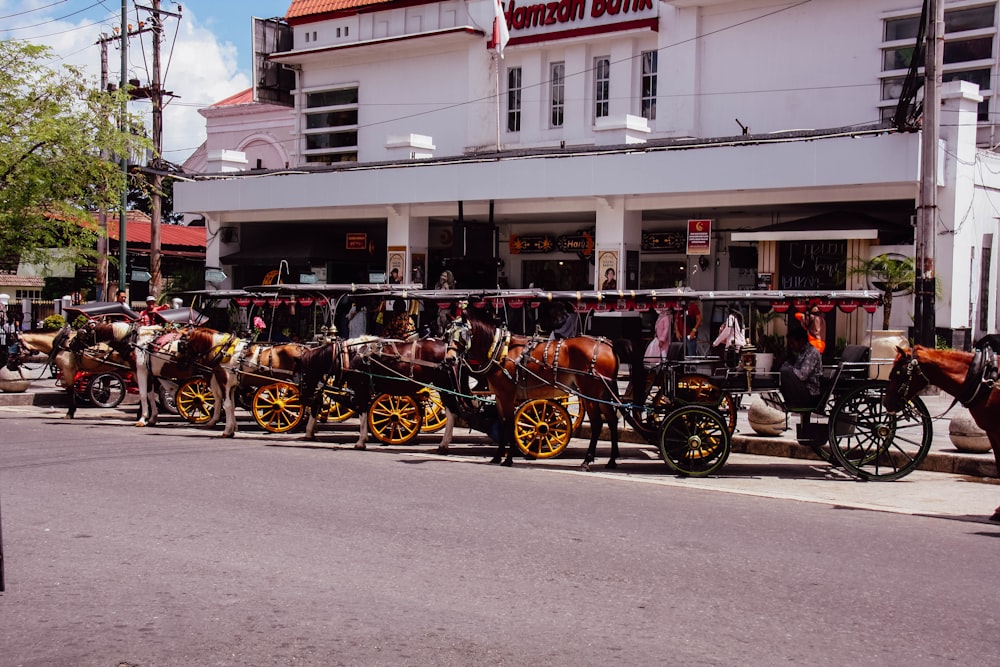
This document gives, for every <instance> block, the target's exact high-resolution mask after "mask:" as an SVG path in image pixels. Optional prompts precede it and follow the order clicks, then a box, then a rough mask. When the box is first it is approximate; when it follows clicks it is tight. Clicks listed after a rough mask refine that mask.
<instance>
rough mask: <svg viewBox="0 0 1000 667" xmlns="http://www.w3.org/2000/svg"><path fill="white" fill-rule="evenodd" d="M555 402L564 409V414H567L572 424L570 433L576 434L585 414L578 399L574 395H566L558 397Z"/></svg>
mask: <svg viewBox="0 0 1000 667" xmlns="http://www.w3.org/2000/svg"><path fill="white" fill-rule="evenodd" d="M556 400H557V401H559V405H561V406H563V407H564V408H566V412H568V413H569V418H570V421H571V423H572V428H573V430H572V432H573V433H576V432H577V429H579V428H580V425H581V424H583V418H584V416H586V414H587V413H586V412H585V411H584V409H583V404H582V403H581V402H580V397H579V396H577V395H576V394H567V395H566V396H560V397H559V398H557V399H556Z"/></svg>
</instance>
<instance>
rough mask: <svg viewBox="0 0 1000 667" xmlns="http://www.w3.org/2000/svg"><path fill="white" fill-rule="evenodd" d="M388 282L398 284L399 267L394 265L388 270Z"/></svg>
mask: <svg viewBox="0 0 1000 667" xmlns="http://www.w3.org/2000/svg"><path fill="white" fill-rule="evenodd" d="M389 284H390V285H398V284H399V269H397V268H396V267H395V266H394V267H392V271H390V272H389Z"/></svg>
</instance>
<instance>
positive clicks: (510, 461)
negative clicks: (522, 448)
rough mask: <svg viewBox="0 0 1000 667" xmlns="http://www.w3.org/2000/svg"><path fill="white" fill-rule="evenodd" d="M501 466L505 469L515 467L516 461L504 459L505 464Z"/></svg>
mask: <svg viewBox="0 0 1000 667" xmlns="http://www.w3.org/2000/svg"><path fill="white" fill-rule="evenodd" d="M500 465H502V466H503V467H504V468H509V467H511V466H512V465H514V461H513V460H511V459H504V460H503V463H501V464H500Z"/></svg>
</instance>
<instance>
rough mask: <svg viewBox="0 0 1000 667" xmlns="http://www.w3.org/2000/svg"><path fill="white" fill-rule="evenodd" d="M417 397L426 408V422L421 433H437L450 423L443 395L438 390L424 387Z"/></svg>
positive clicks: (421, 428)
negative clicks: (442, 400) (442, 398)
mask: <svg viewBox="0 0 1000 667" xmlns="http://www.w3.org/2000/svg"><path fill="white" fill-rule="evenodd" d="M417 397H418V398H419V399H420V402H421V404H422V405H423V406H424V421H423V424H422V425H421V427H420V432H421V433H437V432H438V431H440V430H441V429H443V428H444V426H445V424H447V423H448V412H447V411H446V410H445V409H444V403H442V402H441V394H440V393H438V390H437V389H431V388H430V387H424V388H423V389H421V390H420V391H418V392H417Z"/></svg>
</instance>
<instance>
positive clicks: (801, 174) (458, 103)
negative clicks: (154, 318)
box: [174, 0, 1000, 339]
mask: <svg viewBox="0 0 1000 667" xmlns="http://www.w3.org/2000/svg"><path fill="white" fill-rule="evenodd" d="M496 6H497V5H496V4H495V0H444V1H433V0H428V1H421V0H295V1H293V2H292V3H291V5H290V6H289V7H288V10H287V12H286V14H285V21H284V24H283V25H278V26H272V28H274V30H276V31H277V32H266V31H264V30H263V29H261V32H260V35H259V37H260V39H258V40H257V43H258V49H257V50H258V51H260V50H262V49H264V50H266V51H267V52H268V53H269V54H270V55H269V57H268V58H267V59H266V67H265V66H261V67H259V68H258V70H257V74H256V75H255V76H256V78H257V86H256V95H252V94H249V93H248V94H245V95H242V96H236V97H235V98H232V99H230V100H227V101H223V102H222V103H219V104H217V105H215V106H213V107H210V108H208V109H205V110H204V111H203V115H204V116H205V117H206V125H207V140H206V143H205V145H204V146H203V147H202V148H201V149H199V151H198V152H196V153H195V155H193V156H192V158H191V159H190V160H189V161H188V163H187V164H186V165H185V167H186V170H187V171H188V172H191V173H190V174H189V176H190V177H191V179H192V180H190V181H185V182H180V183H178V184H177V185H176V187H175V191H174V192H175V209H176V210H178V211H183V212H185V213H186V214H187V215H188V217H189V218H203V219H204V221H205V225H206V228H207V238H208V249H207V264H208V266H210V267H212V268H220V269H222V270H223V271H224V273H225V274H226V275H227V279H226V281H224V282H221V283H212V284H210V286H212V287H231V286H243V285H250V284H259V283H260V282H262V281H263V280H264V278H265V277H266V276H267V275H268V274H269V273H271V274H272V275H273V271H274V270H275V269H277V268H278V267H279V265H280V263H281V261H282V260H285V261H286V262H287V263H288V265H289V274H290V275H291V280H292V281H293V282H294V279H295V278H296V276H303V277H306V278H307V279H310V280H317V281H319V282H329V283H340V282H368V281H380V280H385V277H386V276H387V275H388V274H389V272H390V271H391V270H392V269H393V268H396V269H398V270H399V271H400V272H401V273H402V274H403V275H406V276H409V277H410V278H411V279H412V280H416V281H418V282H426V283H427V284H428V286H433V285H434V282H435V280H436V277H437V275H438V274H439V273H440V272H441V271H442V270H443V269H449V270H452V271H453V273H455V274H456V276H457V278H458V286H459V287H470V288H473V287H489V286H496V285H498V284H500V285H509V286H511V287H527V286H530V285H534V286H536V287H543V288H547V289H595V288H600V287H601V286H602V284H603V283H604V281H605V279H606V278H607V277H608V276H609V271H610V273H613V274H614V277H615V287H616V288H617V289H631V288H643V289H647V288H668V287H675V286H690V287H692V288H694V289H699V290H712V289H716V290H733V289H741V290H742V289H755V288H761V287H765V286H766V287H771V288H774V289H809V288H817V289H820V288H838V289H839V288H858V287H861V288H863V287H865V284H864V281H863V279H862V278H860V277H858V276H856V275H853V274H852V273H851V271H850V267H851V266H852V265H853V264H854V263H855V262H856V261H858V260H861V259H867V258H870V257H873V256H875V255H878V254H881V253H883V252H895V253H899V254H901V255H904V256H907V255H908V256H912V254H913V247H914V232H913V221H914V216H915V214H916V210H917V206H918V203H919V201H920V151H921V135H920V132H919V131H899V130H898V129H895V128H894V127H893V126H892V124H891V123H890V122H889V119H890V118H891V117H892V116H893V115H894V113H895V112H896V108H897V102H898V98H899V97H900V95H902V94H903V92H902V91H903V90H904V88H905V87H904V85H903V84H904V82H905V79H906V75H907V72H908V68H909V65H910V60H911V59H912V56H913V53H914V49H913V46H914V43H915V40H916V37H917V28H918V27H919V23H920V21H919V17H920V12H921V5H920V4H919V2H917V1H916V0H839V1H838V2H830V1H821V0H814V1H812V2H798V3H779V2H774V1H772V0H673V1H669V0H562V1H560V2H553V3H530V2H519V1H518V0H507V1H506V2H505V3H503V5H502V7H503V11H504V14H503V15H502V20H503V22H504V24H505V25H506V28H507V32H508V34H509V41H506V42H505V41H504V40H503V36H502V31H496V30H494V25H493V23H494V17H495V15H496V12H495V9H494V8H495V7H496ZM945 10H946V15H945V49H944V56H945V65H944V76H943V78H944V81H945V83H944V85H943V87H942V109H941V128H940V142H939V146H940V148H939V164H940V165H941V166H940V169H939V177H938V185H939V188H938V211H937V216H936V234H935V239H934V247H935V252H934V258H935V270H936V274H937V276H938V279H939V282H940V285H941V290H940V293H939V296H938V298H937V309H936V320H937V325H938V327H940V328H942V329H944V330H947V331H946V332H945V333H946V334H947V333H949V332H950V331H958V332H961V333H962V335H963V336H964V338H965V339H974V338H977V337H978V336H980V335H982V334H984V333H988V332H995V331H997V328H998V327H997V324H998V313H997V308H996V305H995V302H996V293H997V267H996V262H995V261H993V259H992V254H993V248H994V246H995V243H996V240H995V239H996V236H997V232H998V230H997V215H998V213H997V212H998V210H1000V194H998V193H997V188H998V186H1000V156H998V155H997V154H995V153H994V152H992V150H991V149H992V148H993V146H994V144H995V143H996V142H1000V137H998V135H997V131H996V130H997V125H996V124H995V121H996V118H997V115H996V112H994V111H992V109H994V108H995V103H994V100H993V97H992V88H993V85H994V82H995V81H997V74H998V54H997V43H996V42H997V24H998V17H997V3H996V2H971V1H954V2H946V3H945ZM282 30H284V31H287V32H284V33H283V32H281V31H282ZM498 34H500V37H497V36H496V35H498ZM273 35H278V36H279V37H278V38H274V39H264V37H268V36H273ZM267 44H271V45H272V46H273V48H265V47H266V45H267ZM500 47H502V57H501V55H500V53H498V51H500V50H501V48H500ZM263 62H264V60H263V59H262V63H263ZM280 80H288V81H290V85H287V86H285V87H284V88H282V86H281V85H280V83H279V84H278V85H272V84H275V82H279V81H280ZM255 97H256V98H257V99H268V100H272V101H279V102H281V104H272V103H259V102H254V101H253V99H255ZM285 105H290V106H285ZM896 303H897V305H896V307H895V308H894V309H893V325H894V326H897V327H899V328H905V327H907V326H909V325H910V324H911V323H912V322H911V319H910V317H911V315H912V306H909V307H908V306H907V299H906V297H905V296H904V297H903V298H901V299H900V298H897V299H896ZM621 316H623V317H628V316H629V314H627V313H624V314H621ZM879 321H880V320H879ZM837 326H838V332H840V331H841V330H842V328H843V327H842V326H841V323H838V324H837ZM848 333H850V332H848Z"/></svg>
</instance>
